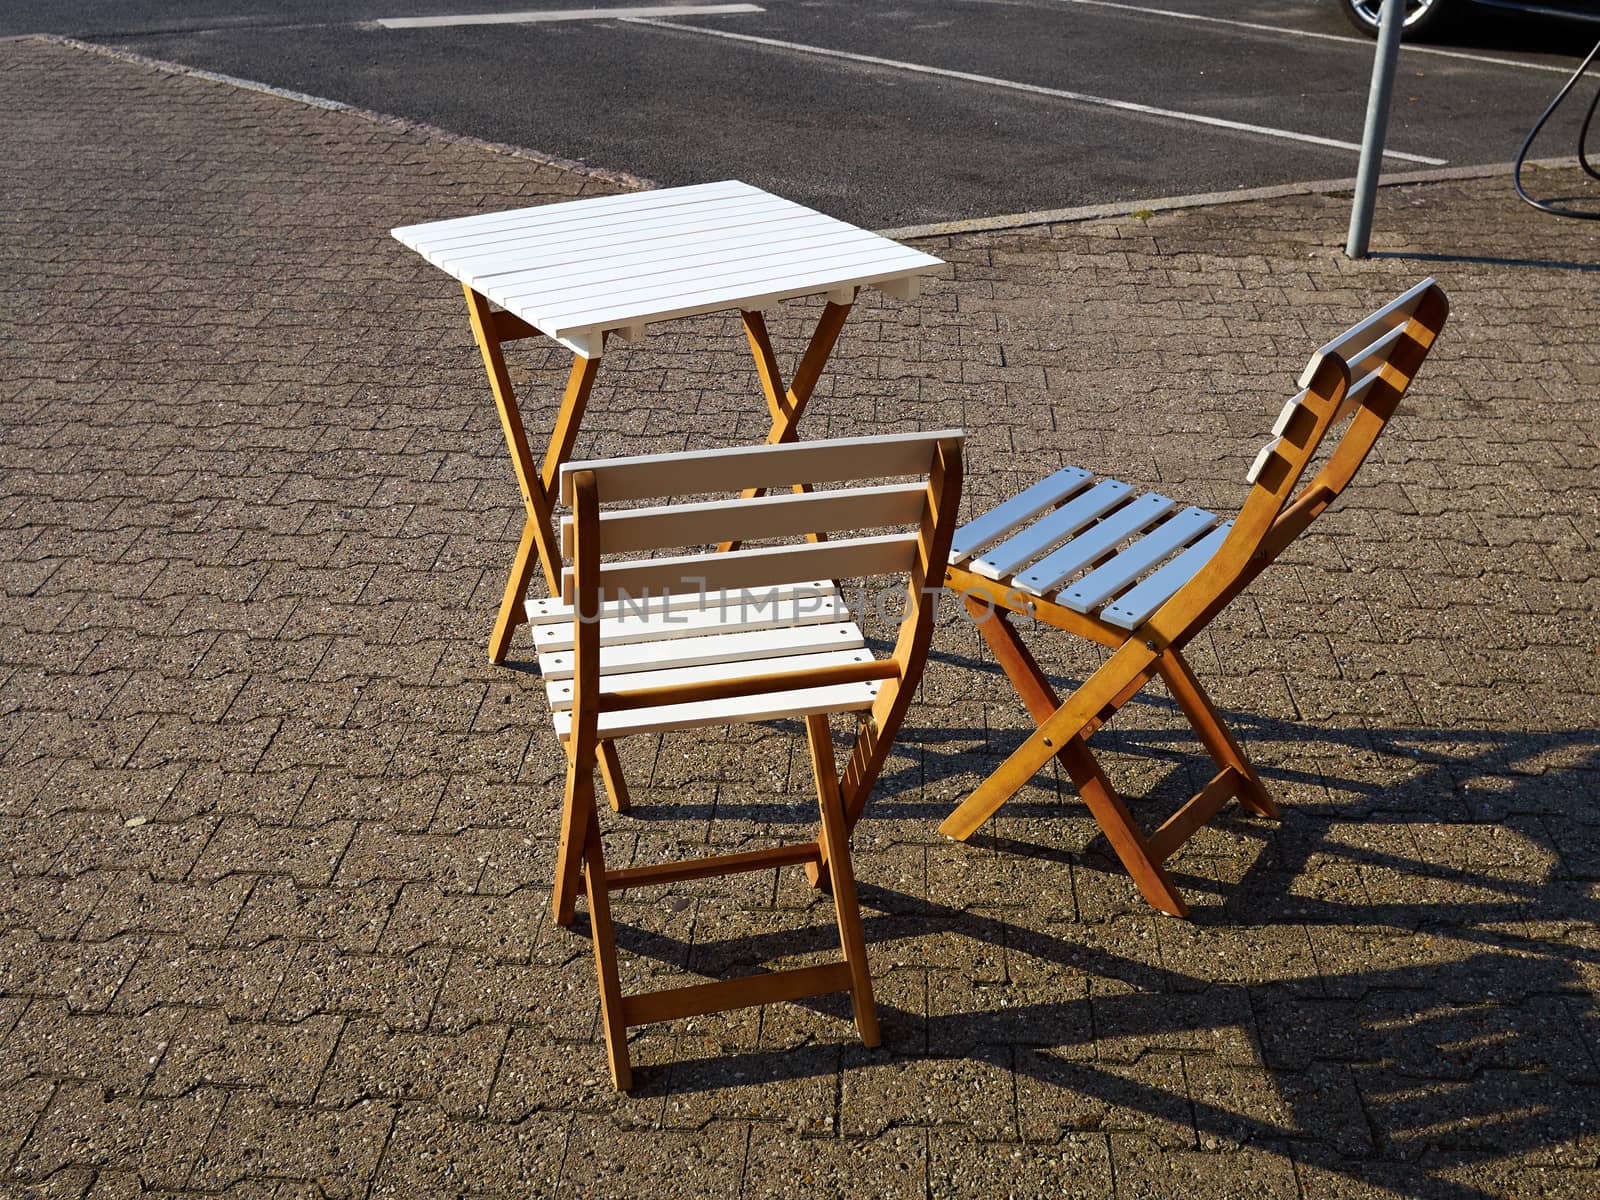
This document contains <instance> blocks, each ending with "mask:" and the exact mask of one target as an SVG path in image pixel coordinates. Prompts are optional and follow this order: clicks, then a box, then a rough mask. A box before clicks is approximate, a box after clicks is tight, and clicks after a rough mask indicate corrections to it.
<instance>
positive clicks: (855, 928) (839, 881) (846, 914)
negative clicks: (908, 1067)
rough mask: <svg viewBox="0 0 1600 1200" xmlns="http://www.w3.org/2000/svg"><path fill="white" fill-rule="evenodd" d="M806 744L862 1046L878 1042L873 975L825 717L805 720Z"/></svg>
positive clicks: (834, 906)
mask: <svg viewBox="0 0 1600 1200" xmlns="http://www.w3.org/2000/svg"><path fill="white" fill-rule="evenodd" d="M806 739H807V741H809V742H810V744H811V769H812V771H813V772H814V773H815V775H816V780H817V805H818V807H819V808H820V809H821V812H822V836H821V839H820V840H821V844H822V849H823V853H824V855H825V856H826V859H827V868H828V879H829V882H830V883H831V884H832V885H833V909H834V915H835V917H836V918H837V920H838V923H839V944H840V946H841V947H842V948H843V950H844V960H845V962H846V963H847V964H848V965H849V968H850V1007H851V1010H852V1012H853V1013H854V1015H855V1022H856V1032H857V1033H859V1034H860V1035H861V1041H862V1044H863V1045H866V1046H876V1045H878V1044H879V1043H880V1042H881V1041H882V1035H881V1034H880V1032H879V1029H878V1007H877V1003H876V1002H875V1001H874V999H873V996H872V972H871V969H870V967H869V966H868V964H867V941H866V937H865V935H863V933H862V932H861V908H860V906H859V904H858V903H857V901H856V879H855V874H854V873H853V872H852V870H851V866H850V832H849V830H848V829H846V828H845V820H844V805H843V804H842V803H841V801H840V799H839V777H838V775H837V774H836V769H835V765H834V758H833V736H832V734H831V733H829V731H828V718H827V717H826V716H824V715H817V716H809V717H807V718H806Z"/></svg>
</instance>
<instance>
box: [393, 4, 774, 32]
mask: <svg viewBox="0 0 1600 1200" xmlns="http://www.w3.org/2000/svg"><path fill="white" fill-rule="evenodd" d="M765 11H766V9H764V8H762V7H761V6H760V5H759V4H658V5H654V6H652V7H649V8H545V9H535V10H530V11H528V12H502V13H447V14H445V15H443V16H438V17H383V18H380V19H379V20H377V21H374V22H373V24H375V25H381V26H383V28H385V29H443V28H446V27H448V26H451V25H532V24H535V23H537V22H540V21H614V20H616V19H617V18H619V17H718V16H727V15H728V14H730V13H758V12H765Z"/></svg>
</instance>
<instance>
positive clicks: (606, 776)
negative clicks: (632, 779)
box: [600, 738, 633, 813]
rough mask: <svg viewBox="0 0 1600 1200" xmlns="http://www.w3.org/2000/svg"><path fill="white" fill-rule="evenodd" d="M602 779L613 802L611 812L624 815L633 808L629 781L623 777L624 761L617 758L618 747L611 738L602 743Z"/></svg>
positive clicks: (608, 796) (607, 794)
mask: <svg viewBox="0 0 1600 1200" xmlns="http://www.w3.org/2000/svg"><path fill="white" fill-rule="evenodd" d="M600 778H601V780H602V781H603V782H604V783H605V785H606V796H607V798H609V799H610V801H611V811H612V812H619V813H624V812H627V811H628V810H629V809H630V808H632V807H633V802H632V801H631V800H630V799H629V798H628V781H627V780H626V779H624V778H623V777H622V761H621V760H620V759H619V758H618V757H617V747H616V744H615V743H614V742H612V741H611V739H610V738H607V739H606V740H605V741H603V742H601V743H600Z"/></svg>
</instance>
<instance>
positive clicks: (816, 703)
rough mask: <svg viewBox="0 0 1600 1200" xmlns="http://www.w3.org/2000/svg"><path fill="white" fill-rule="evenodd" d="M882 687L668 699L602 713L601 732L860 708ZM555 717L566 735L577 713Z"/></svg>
mask: <svg viewBox="0 0 1600 1200" xmlns="http://www.w3.org/2000/svg"><path fill="white" fill-rule="evenodd" d="M882 688H883V684H881V683H841V684H834V685H832V686H829V687H816V688H800V689H798V690H796V691H792V692H768V693H766V694H764V695H759V696H739V697H735V698H734V699H731V700H700V701H696V702H694V703H692V704H666V705H663V706H661V707H660V708H634V709H626V710H624V711H622V712H608V713H601V714H600V716H599V730H598V732H599V736H600V737H602V738H619V737H628V736H630V735H632V734H636V733H656V732H659V731H661V730H665V729H699V728H703V727H704V726H707V725H739V724H748V723H749V722H752V721H775V720H782V719H785V718H791V717H808V716H812V715H814V714H817V713H835V712H859V711H861V710H863V709H868V708H871V707H872V702H873V700H875V699H876V698H877V695H878V692H879V691H880V690H882ZM550 717H551V720H552V721H553V722H554V724H555V729H556V733H557V735H559V736H560V737H561V738H562V739H563V740H565V739H566V738H567V737H568V735H569V734H570V733H571V732H572V713H571V712H570V711H563V712H555V713H551V714H550Z"/></svg>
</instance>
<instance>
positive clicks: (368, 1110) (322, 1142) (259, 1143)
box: [194, 1091, 395, 1196]
mask: <svg viewBox="0 0 1600 1200" xmlns="http://www.w3.org/2000/svg"><path fill="white" fill-rule="evenodd" d="M394 1121H395V1109H394V1106H393V1105H392V1104H385V1103H378V1102H373V1101H362V1102H361V1103H359V1104H355V1105H353V1106H351V1107H350V1108H349V1109H346V1110H343V1111H341V1112H324V1111H318V1110H316V1109H310V1108H304V1107H300V1106H280V1105H277V1104H274V1103H273V1102H272V1101H271V1100H269V1099H267V1098H266V1097H264V1096H262V1095H261V1094H259V1093H256V1092H250V1091H242V1092H234V1093H233V1094H232V1095H231V1096H229V1097H228V1103H227V1105H226V1107H224V1108H223V1109H222V1111H221V1112H220V1114H218V1115H217V1116H216V1123H215V1126H214V1127H213V1128H211V1130H210V1135H211V1136H210V1138H209V1140H208V1141H207V1142H206V1145H205V1149H204V1151H203V1152H202V1153H201V1154H200V1156H199V1159H198V1161H197V1162H196V1163H195V1164H194V1182H195V1184H197V1185H198V1186H199V1187H201V1188H208V1189H212V1190H216V1189H220V1188H223V1187H226V1186H228V1185H229V1184H232V1183H234V1182H236V1181H238V1180H240V1179H243V1178H246V1177H248V1176H252V1175H255V1174H258V1173H259V1174H262V1175H266V1176H269V1177H270V1176H278V1177H284V1176H288V1177H291V1178H297V1179H302V1180H307V1181H315V1182H316V1184H317V1186H318V1187H319V1188H321V1189H322V1191H323V1192H324V1193H325V1194H326V1195H329V1196H352V1195H358V1194H360V1193H362V1192H364V1191H365V1190H366V1188H367V1184H368V1182H369V1181H370V1180H371V1178H372V1174H373V1172H374V1170H375V1169H376V1168H377V1165H378V1160H379V1159H380V1157H381V1156H382V1154H383V1150H384V1147H385V1145H386V1144H387V1142H388V1138H389V1131H390V1129H391V1128H392V1126H393V1125H394Z"/></svg>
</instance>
